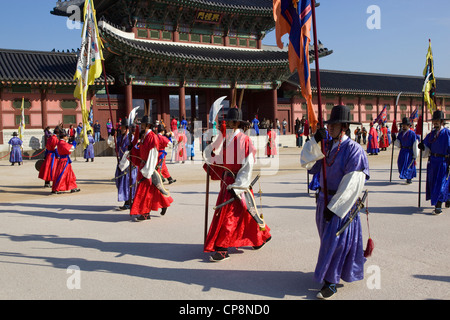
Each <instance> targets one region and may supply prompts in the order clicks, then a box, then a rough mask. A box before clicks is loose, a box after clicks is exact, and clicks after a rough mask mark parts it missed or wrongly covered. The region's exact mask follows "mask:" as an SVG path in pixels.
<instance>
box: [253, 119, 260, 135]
mask: <svg viewBox="0 0 450 320" xmlns="http://www.w3.org/2000/svg"><path fill="white" fill-rule="evenodd" d="M252 124H253V129H255V133H256V135H257V136H259V120H258V118H257V117H256V116H255V118H254V119H253V120H252Z"/></svg>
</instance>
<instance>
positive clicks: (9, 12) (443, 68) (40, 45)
mask: <svg viewBox="0 0 450 320" xmlns="http://www.w3.org/2000/svg"><path fill="white" fill-rule="evenodd" d="M2 1H3V2H4V4H3V6H2V10H1V11H0V30H1V33H0V48H4V49H23V50H42V51H51V50H52V49H56V50H67V49H69V50H72V49H76V48H78V47H79V46H80V43H81V29H69V28H68V27H67V18H64V17H57V16H54V15H52V14H50V11H51V10H52V9H53V7H54V6H55V4H56V2H57V0H39V1H36V0H22V1H8V2H7V5H6V4H5V3H6V1H5V0H2ZM249 1H252V0H249ZM318 2H320V6H319V7H318V8H316V14H317V34H318V39H319V40H320V41H321V42H322V43H323V44H324V46H325V47H327V48H328V49H330V50H333V54H332V55H330V56H327V57H324V58H322V59H320V61H319V67H320V69H324V70H325V69H327V70H340V71H355V72H369V73H384V74H399V75H412V76H422V72H423V69H424V67H425V62H426V61H425V60H426V59H425V57H426V53H427V50H428V39H431V44H432V49H433V56H434V63H435V65H434V67H435V73H436V77H438V78H439V77H440V78H450V1H448V0H428V1H424V0H378V1H376V0H319V1H318ZM373 6H376V7H377V8H378V9H379V10H378V11H373V10H369V13H368V9H371V8H372V7H373ZM378 12H379V15H378V14H377V13H378ZM368 20H369V27H370V28H372V29H370V28H369V27H368ZM373 27H377V28H375V29H374V28H373ZM283 41H284V42H285V43H286V44H287V43H288V36H287V35H286V36H284V37H283ZM263 43H264V44H268V45H276V40H275V34H274V32H273V31H272V32H269V33H268V34H267V35H266V37H265V39H264V40H263ZM311 67H312V68H315V64H314V63H313V64H311Z"/></svg>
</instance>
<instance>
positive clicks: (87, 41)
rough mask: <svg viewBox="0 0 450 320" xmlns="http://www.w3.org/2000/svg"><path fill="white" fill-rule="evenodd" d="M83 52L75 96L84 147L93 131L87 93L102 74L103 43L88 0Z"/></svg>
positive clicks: (78, 68)
mask: <svg viewBox="0 0 450 320" xmlns="http://www.w3.org/2000/svg"><path fill="white" fill-rule="evenodd" d="M81 38H82V40H81V50H80V55H79V57H78V63H77V70H76V72H75V76H74V80H77V86H76V88H75V92H74V96H75V98H78V99H79V100H80V103H81V115H82V118H83V136H84V137H85V138H84V139H83V144H84V147H85V148H86V147H87V146H88V145H89V141H88V139H87V131H88V130H92V128H91V125H90V123H89V110H88V109H87V106H86V100H87V93H88V89H89V86H90V85H93V84H94V81H95V79H97V78H98V77H100V76H101V74H102V71H103V69H102V60H103V53H102V48H103V43H102V41H101V39H100V36H99V33H98V26H97V19H96V17H95V9H94V2H93V1H92V0H86V1H85V3H84V25H83V30H82V33H81Z"/></svg>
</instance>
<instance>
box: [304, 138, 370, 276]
mask: <svg viewBox="0 0 450 320" xmlns="http://www.w3.org/2000/svg"><path fill="white" fill-rule="evenodd" d="M330 145H331V144H328V146H329V147H328V148H327V149H329V148H330V147H331V146H330ZM327 153H328V152H327ZM336 153H337V155H336ZM335 155H336V157H335ZM326 160H327V163H328V164H329V165H327V169H326V170H327V172H326V173H327V186H328V202H329V201H330V200H331V199H332V197H333V195H334V193H335V192H336V191H337V190H338V187H339V184H340V182H341V180H342V178H343V177H344V176H345V175H346V174H348V173H351V172H353V171H362V172H363V173H364V174H365V175H366V180H367V179H369V177H370V176H369V162H368V159H367V155H366V153H365V152H364V150H363V148H362V147H361V146H360V145H359V144H358V143H356V142H355V141H353V140H351V139H346V140H345V141H343V142H342V144H341V146H340V149H339V151H338V148H334V149H332V151H331V152H330V154H329V155H328V156H327V157H326ZM319 172H320V185H321V189H322V190H323V174H322V161H317V162H316V164H315V165H314V166H313V167H312V169H311V170H310V171H309V173H312V174H316V173H319ZM324 209H325V199H324V194H323V192H320V193H319V197H318V200H317V209H316V225H317V229H318V232H319V237H320V250H319V257H318V261H317V265H316V270H315V272H314V279H315V280H316V281H317V282H319V283H322V282H323V281H324V280H326V281H328V282H331V283H339V281H340V279H342V280H344V281H346V282H352V281H357V280H362V279H363V278H364V263H365V261H366V258H365V257H364V249H363V237H362V229H361V221H360V218H359V214H358V215H357V217H356V218H355V219H354V220H353V222H352V223H351V224H350V226H349V227H348V228H347V229H345V231H344V232H343V233H342V234H341V235H340V236H338V237H337V236H336V232H337V231H338V230H340V229H341V227H342V226H343V225H344V224H345V222H347V220H348V218H349V217H348V216H349V215H348V214H347V215H346V216H345V217H344V218H343V219H341V218H340V217H339V216H337V215H333V217H332V218H331V220H330V221H328V222H327V221H326V220H325V219H324V213H323V212H324Z"/></svg>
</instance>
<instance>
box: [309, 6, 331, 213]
mask: <svg viewBox="0 0 450 320" xmlns="http://www.w3.org/2000/svg"><path fill="white" fill-rule="evenodd" d="M311 13H312V23H313V34H314V60H315V61H314V62H315V64H316V83H317V100H318V118H319V119H318V120H319V127H320V128H323V127H324V126H323V115H322V96H321V89H320V69H319V49H318V41H317V27H316V1H315V0H311ZM321 148H322V153H323V154H325V143H324V141H322V143H321ZM322 173H323V177H322V178H323V189H324V190H323V193H324V198H325V206H327V205H328V186H327V172H326V160H325V158H324V159H323V160H322Z"/></svg>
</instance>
